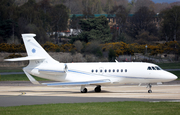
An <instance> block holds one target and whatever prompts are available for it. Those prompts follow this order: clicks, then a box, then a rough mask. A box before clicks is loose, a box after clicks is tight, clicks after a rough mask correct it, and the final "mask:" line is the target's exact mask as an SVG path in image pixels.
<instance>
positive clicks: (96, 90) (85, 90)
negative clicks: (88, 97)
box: [81, 85, 101, 93]
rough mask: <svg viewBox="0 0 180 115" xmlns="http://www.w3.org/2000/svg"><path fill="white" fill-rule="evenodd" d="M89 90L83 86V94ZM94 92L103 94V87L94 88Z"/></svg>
mask: <svg viewBox="0 0 180 115" xmlns="http://www.w3.org/2000/svg"><path fill="white" fill-rule="evenodd" d="M87 91H88V90H87V88H85V85H82V86H81V93H87ZM94 91H95V92H101V86H100V85H98V86H96V87H95V88H94Z"/></svg>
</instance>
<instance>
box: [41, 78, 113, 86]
mask: <svg viewBox="0 0 180 115" xmlns="http://www.w3.org/2000/svg"><path fill="white" fill-rule="evenodd" d="M104 83H111V81H110V80H109V79H103V80H96V81H82V82H54V83H43V85H47V86H63V85H92V84H104Z"/></svg>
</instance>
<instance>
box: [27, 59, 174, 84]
mask: <svg viewBox="0 0 180 115" xmlns="http://www.w3.org/2000/svg"><path fill="white" fill-rule="evenodd" d="M148 67H150V68H151V70H148ZM155 67H157V68H159V67H158V66H157V65H155V64H151V63H141V62H118V63H115V62H112V63H110V62H105V63H104V62H103V63H66V64H65V63H56V64H47V63H43V62H42V63H40V64H37V66H36V67H31V66H27V67H26V68H25V70H26V71H27V72H28V73H30V74H32V75H35V76H38V77H41V78H46V79H50V80H55V81H61V82H77V81H78V82H80V81H92V80H101V79H110V81H111V83H110V84H117V83H118V84H126V83H158V82H168V81H172V80H175V79H177V76H175V75H174V74H171V73H169V72H167V71H164V70H162V69H157V68H155ZM153 68H155V69H154V70H153ZM108 84H109V83H108ZM108 84H107V85H108Z"/></svg>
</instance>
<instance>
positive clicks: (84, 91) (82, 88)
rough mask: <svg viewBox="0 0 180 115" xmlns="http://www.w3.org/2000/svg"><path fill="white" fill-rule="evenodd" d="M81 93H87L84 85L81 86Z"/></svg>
mask: <svg viewBox="0 0 180 115" xmlns="http://www.w3.org/2000/svg"><path fill="white" fill-rule="evenodd" d="M81 93H87V88H85V85H82V86H81Z"/></svg>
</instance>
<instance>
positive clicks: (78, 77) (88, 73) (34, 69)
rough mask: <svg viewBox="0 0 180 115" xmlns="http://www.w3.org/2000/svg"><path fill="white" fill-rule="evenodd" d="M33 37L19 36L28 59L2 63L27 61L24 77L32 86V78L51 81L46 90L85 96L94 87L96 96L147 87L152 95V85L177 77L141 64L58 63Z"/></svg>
mask: <svg viewBox="0 0 180 115" xmlns="http://www.w3.org/2000/svg"><path fill="white" fill-rule="evenodd" d="M35 36H36V35H35V34H22V38H23V41H24V44H25V48H26V51H27V57H21V58H13V59H5V61H26V60H29V64H28V65H27V67H24V68H23V71H24V73H25V74H26V76H27V77H28V79H29V80H30V81H31V82H32V83H33V84H40V83H39V82H38V81H37V80H35V79H34V77H33V76H37V77H40V78H45V79H49V80H53V81H55V82H50V83H42V85H47V86H64V85H67V86H68V85H75V86H81V88H80V92H81V93H87V91H88V90H87V88H86V86H88V85H94V86H95V89H94V91H95V92H101V86H102V85H103V86H105V85H117V84H134V83H135V84H142V83H145V84H148V85H147V87H148V88H149V89H148V93H152V90H151V84H152V83H162V82H169V81H173V80H175V79H177V76H176V75H174V74H172V73H170V72H167V71H165V70H163V69H161V68H160V67H159V66H158V65H156V64H152V63H143V62H118V61H116V62H99V63H86V62H84V63H61V62H58V61H56V60H54V59H53V58H52V57H51V56H50V55H49V54H48V53H47V52H46V51H45V50H44V49H43V48H42V47H41V45H40V44H39V43H38V42H37V41H36V40H35V39H34V37H35ZM32 75H33V76H32Z"/></svg>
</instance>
